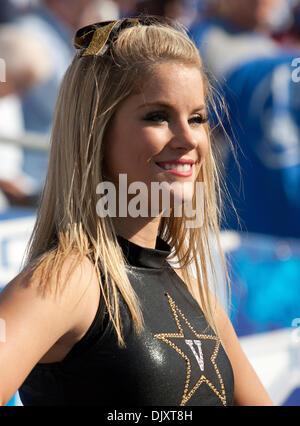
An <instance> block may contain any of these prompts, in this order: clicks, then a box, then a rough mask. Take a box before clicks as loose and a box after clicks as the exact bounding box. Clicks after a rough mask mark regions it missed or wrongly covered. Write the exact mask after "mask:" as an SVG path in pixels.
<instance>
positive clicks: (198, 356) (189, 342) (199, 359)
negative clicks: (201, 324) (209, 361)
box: [185, 339, 204, 371]
mask: <svg viewBox="0 0 300 426" xmlns="http://www.w3.org/2000/svg"><path fill="white" fill-rule="evenodd" d="M185 343H186V344H187V345H188V346H189V347H190V348H191V350H192V352H193V354H194V355H195V358H196V360H197V362H198V365H199V367H200V370H201V371H204V360H203V353H202V348H201V341H200V340H188V339H185ZM193 343H195V344H196V345H197V347H198V354H197V352H196V349H195V348H194V345H193Z"/></svg>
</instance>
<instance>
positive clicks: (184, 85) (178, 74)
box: [128, 61, 205, 105]
mask: <svg viewBox="0 0 300 426" xmlns="http://www.w3.org/2000/svg"><path fill="white" fill-rule="evenodd" d="M157 100H160V101H163V100H164V101H168V102H169V103H173V102H174V103H176V104H178V103H182V104H184V103H186V104H190V105H192V104H199V102H201V103H204V102H205V94H204V82H203V76H202V73H201V70H200V69H199V68H197V67H196V66H194V65H186V64H181V63H177V62H174V61H173V62H165V63H162V64H159V65H157V66H155V68H154V69H153V71H152V73H151V74H150V75H149V76H148V77H147V78H145V80H144V81H142V84H141V85H140V86H139V90H138V92H137V93H135V94H134V95H132V96H130V97H129V99H128V101H129V102H130V103H132V104H143V103H153V102H156V101H157Z"/></svg>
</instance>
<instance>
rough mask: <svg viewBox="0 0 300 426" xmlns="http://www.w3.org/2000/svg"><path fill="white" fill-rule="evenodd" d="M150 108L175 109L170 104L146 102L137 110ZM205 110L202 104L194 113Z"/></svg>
mask: <svg viewBox="0 0 300 426" xmlns="http://www.w3.org/2000/svg"><path fill="white" fill-rule="evenodd" d="M149 106H156V107H159V108H168V109H174V106H173V105H171V104H168V103H167V102H160V101H157V102H146V103H144V104H142V105H140V106H138V107H137V109H141V108H145V107H149ZM205 108H206V106H205V105H203V104H202V105H199V106H198V107H196V108H195V109H194V110H193V112H195V111H201V110H203V109H205Z"/></svg>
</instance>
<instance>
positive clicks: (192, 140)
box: [170, 124, 206, 151]
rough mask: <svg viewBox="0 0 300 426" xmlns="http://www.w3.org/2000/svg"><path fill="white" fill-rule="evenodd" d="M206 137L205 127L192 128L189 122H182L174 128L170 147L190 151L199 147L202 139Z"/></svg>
mask: <svg viewBox="0 0 300 426" xmlns="http://www.w3.org/2000/svg"><path fill="white" fill-rule="evenodd" d="M205 138H206V132H205V130H204V128H203V127H202V129H201V130H200V131H199V129H198V130H195V128H192V127H191V126H190V125H189V124H180V125H177V126H176V129H174V130H173V137H172V139H171V141H170V148H173V149H176V150H177V149H182V150H185V151H190V150H192V149H197V148H198V147H199V145H200V144H201V141H202V140H203V139H205Z"/></svg>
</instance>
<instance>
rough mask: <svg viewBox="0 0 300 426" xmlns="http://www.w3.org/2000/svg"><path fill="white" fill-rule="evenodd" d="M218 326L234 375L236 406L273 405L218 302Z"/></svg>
mask: <svg viewBox="0 0 300 426" xmlns="http://www.w3.org/2000/svg"><path fill="white" fill-rule="evenodd" d="M216 324H217V327H218V329H219V334H220V339H221V342H222V345H223V347H224V349H225V351H226V353H227V356H228V358H229V360H230V362H231V366H232V369H233V374H234V405H273V402H272V401H271V399H270V397H269V395H268V394H267V392H266V390H265V388H264V387H263V385H262V383H261V381H260V379H259V377H258V376H257V374H256V372H255V371H254V369H253V367H252V365H251V364H250V362H249V360H248V359H247V357H246V355H245V353H244V351H243V349H242V347H241V345H240V342H239V339H238V337H237V335H236V333H235V331H234V328H233V326H232V324H231V321H230V319H229V318H228V315H227V313H226V312H225V310H224V308H223V307H222V305H221V304H220V303H219V302H218V301H217V302H216Z"/></svg>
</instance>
